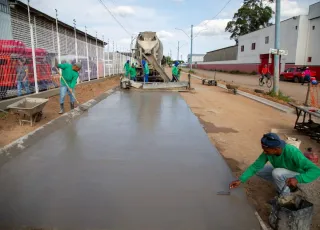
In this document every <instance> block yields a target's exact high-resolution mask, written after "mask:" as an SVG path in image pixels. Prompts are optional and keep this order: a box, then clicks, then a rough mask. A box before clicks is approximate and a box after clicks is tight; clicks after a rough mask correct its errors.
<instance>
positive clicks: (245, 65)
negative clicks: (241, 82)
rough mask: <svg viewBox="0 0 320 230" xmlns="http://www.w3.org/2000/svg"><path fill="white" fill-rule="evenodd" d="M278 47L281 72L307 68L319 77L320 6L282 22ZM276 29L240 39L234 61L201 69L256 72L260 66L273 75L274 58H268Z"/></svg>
mask: <svg viewBox="0 0 320 230" xmlns="http://www.w3.org/2000/svg"><path fill="white" fill-rule="evenodd" d="M280 31H281V35H280V38H281V40H280V46H281V49H282V50H287V51H288V55H283V56H281V58H280V70H281V71H284V70H285V69H286V68H288V67H292V66H309V67H310V69H312V70H315V71H317V72H318V73H319V76H320V46H319V44H320V2H318V3H315V4H313V5H310V6H309V14H308V15H300V16H295V17H292V18H289V19H287V20H284V21H282V22H281V26H280ZM274 42H275V26H274V25H272V26H269V27H267V28H263V29H261V30H258V31H255V32H252V33H249V34H246V35H243V36H241V37H239V43H238V54H237V60H234V61H216V62H206V63H201V64H199V65H198V66H197V67H198V68H203V69H221V70H228V71H230V70H239V71H243V72H253V71H255V72H259V71H260V68H261V65H263V64H267V63H268V62H269V64H270V70H271V72H273V55H271V56H270V58H269V50H270V48H274Z"/></svg>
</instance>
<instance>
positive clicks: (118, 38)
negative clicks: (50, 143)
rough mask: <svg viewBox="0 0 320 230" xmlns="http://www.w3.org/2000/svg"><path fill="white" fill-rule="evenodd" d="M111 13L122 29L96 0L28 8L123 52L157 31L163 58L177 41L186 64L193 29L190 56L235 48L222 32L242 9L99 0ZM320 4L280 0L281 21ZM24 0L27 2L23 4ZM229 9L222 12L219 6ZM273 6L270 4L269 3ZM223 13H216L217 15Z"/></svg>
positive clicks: (219, 2) (194, 0) (214, 0)
mask: <svg viewBox="0 0 320 230" xmlns="http://www.w3.org/2000/svg"><path fill="white" fill-rule="evenodd" d="M102 1H103V2H104V4H105V5H106V6H107V7H108V9H109V10H110V11H111V12H112V13H113V15H114V16H115V17H116V18H117V19H118V21H120V23H121V24H122V25H123V26H124V28H125V30H124V29H123V28H122V27H121V26H120V25H119V24H117V22H116V21H115V19H114V18H113V17H112V16H111V15H110V13H109V12H108V10H107V9H106V8H105V7H104V6H103V5H102V4H101V3H100V1H99V0H54V1H53V0H30V5H31V6H32V7H34V8H36V9H38V10H41V11H43V12H45V13H47V14H49V15H50V16H53V17H54V16H55V10H54V9H58V13H59V19H60V20H61V21H63V22H65V23H68V24H70V25H72V23H73V22H72V21H73V19H76V20H77V25H78V28H79V29H84V26H87V28H88V32H89V33H90V34H91V35H94V36H95V33H96V31H97V32H98V36H99V38H102V35H104V36H105V38H109V39H110V41H115V42H116V44H117V46H118V47H121V49H122V50H124V49H128V50H129V49H130V39H131V38H130V37H131V35H133V34H137V33H138V32H140V31H156V32H157V33H158V36H159V37H160V39H161V41H162V42H163V44H164V54H165V55H168V53H169V52H170V50H171V52H172V57H173V59H176V58H177V47H178V41H180V46H181V48H180V54H182V55H183V59H184V60H186V56H187V54H189V53H190V43H189V38H188V37H187V35H186V34H185V33H184V32H182V31H179V30H175V28H180V29H183V30H184V31H185V32H186V33H187V34H190V26H191V24H193V25H194V34H195V35H197V37H196V38H195V40H194V46H193V47H194V48H193V53H197V54H200V53H206V52H208V51H211V50H215V49H219V48H223V47H226V46H230V45H234V44H235V43H234V41H232V40H230V39H229V37H230V34H229V33H226V32H224V29H225V27H226V24H227V22H228V21H230V20H231V18H232V17H233V14H234V13H235V12H236V11H237V9H238V8H239V7H240V6H241V3H242V1H241V0H231V1H230V2H229V0H102ZM318 1H319V0H290V1H289V0H281V7H282V10H281V14H282V19H286V18H289V17H293V16H297V15H301V14H307V13H308V7H309V5H310V4H313V3H315V2H318ZM23 2H26V0H23ZM227 2H229V3H228V4H227V6H226V7H225V8H224V10H222V9H223V7H224V6H225V5H226V3H227ZM271 6H272V7H273V8H274V5H271ZM221 10H222V12H221V13H220V14H219V12H220V11H221Z"/></svg>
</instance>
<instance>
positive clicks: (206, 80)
mask: <svg viewBox="0 0 320 230" xmlns="http://www.w3.org/2000/svg"><path fill="white" fill-rule="evenodd" d="M205 84H207V85H209V86H211V85H214V86H217V81H216V80H214V79H205V78H203V79H202V85H205Z"/></svg>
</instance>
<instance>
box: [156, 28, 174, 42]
mask: <svg viewBox="0 0 320 230" xmlns="http://www.w3.org/2000/svg"><path fill="white" fill-rule="evenodd" d="M157 35H158V38H159V39H161V40H167V39H170V38H173V36H174V35H173V33H171V32H168V31H165V30H161V31H158V32H157Z"/></svg>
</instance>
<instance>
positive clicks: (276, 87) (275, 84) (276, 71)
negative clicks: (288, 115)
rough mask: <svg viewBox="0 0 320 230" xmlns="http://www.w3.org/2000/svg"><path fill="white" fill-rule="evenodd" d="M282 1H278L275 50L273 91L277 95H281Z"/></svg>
mask: <svg viewBox="0 0 320 230" xmlns="http://www.w3.org/2000/svg"><path fill="white" fill-rule="evenodd" d="M280 9H281V7H280V0H276V19H275V40H274V48H275V49H277V51H278V52H277V54H275V55H274V80H273V91H274V93H275V94H276V95H278V94H279V49H280V36H281V35H280Z"/></svg>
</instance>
